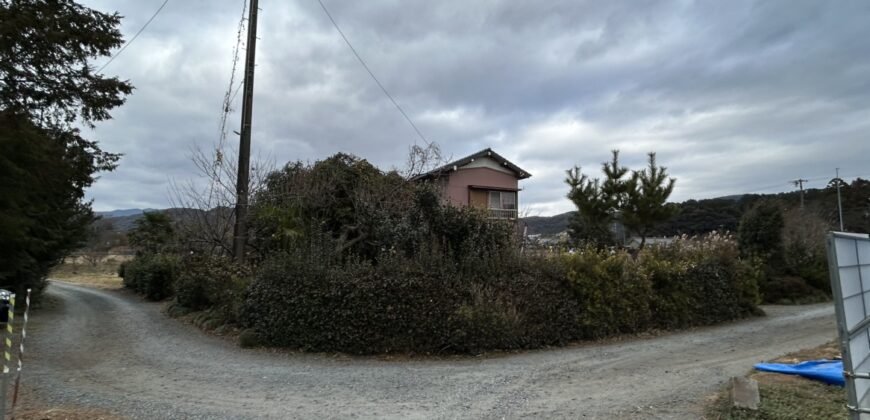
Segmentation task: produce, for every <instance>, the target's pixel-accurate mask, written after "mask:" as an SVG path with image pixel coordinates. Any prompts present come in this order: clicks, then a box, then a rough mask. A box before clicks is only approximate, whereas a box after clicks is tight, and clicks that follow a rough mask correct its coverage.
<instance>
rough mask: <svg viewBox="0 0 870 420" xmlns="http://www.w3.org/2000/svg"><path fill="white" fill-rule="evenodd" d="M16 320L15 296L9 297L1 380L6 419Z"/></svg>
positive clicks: (0, 403) (0, 409) (1, 414)
mask: <svg viewBox="0 0 870 420" xmlns="http://www.w3.org/2000/svg"><path fill="white" fill-rule="evenodd" d="M14 320H15V294H14V293H13V294H12V295H11V296H9V313H8V314H7V318H6V333H5V334H4V335H5V336H6V337H5V340H4V341H5V343H6V345H5V346H4V348H3V373H2V379H0V418H6V395H7V394H8V393H9V377H10V376H12V374H11V373H10V372H9V364H10V363H11V362H12V324H13V321H14Z"/></svg>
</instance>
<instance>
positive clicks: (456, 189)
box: [444, 167, 518, 205]
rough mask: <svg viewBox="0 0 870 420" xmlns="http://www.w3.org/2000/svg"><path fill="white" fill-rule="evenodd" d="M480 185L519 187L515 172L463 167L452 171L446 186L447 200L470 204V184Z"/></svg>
mask: <svg viewBox="0 0 870 420" xmlns="http://www.w3.org/2000/svg"><path fill="white" fill-rule="evenodd" d="M469 185H478V186H486V187H494V188H511V189H516V188H517V185H518V184H517V177H516V176H514V175H513V173H505V172H501V171H498V170H495V169H490V168H469V167H463V168H460V169H459V170H457V171H454V172H450V175H449V178H448V179H447V183H446V185H445V187H444V194H445V196H446V197H447V200H448V201H450V202H451V203H454V204H459V205H467V204H468V195H469V194H468V186H469Z"/></svg>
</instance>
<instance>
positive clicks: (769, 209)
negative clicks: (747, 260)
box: [737, 200, 785, 268]
mask: <svg viewBox="0 0 870 420" xmlns="http://www.w3.org/2000/svg"><path fill="white" fill-rule="evenodd" d="M784 226H785V221H784V218H783V211H782V207H780V205H779V204H778V203H776V202H774V201H772V200H764V201H760V202H758V203H757V204H756V205H755V206H753V207H752V208H751V209H749V211H747V212H746V214H744V215H743V217H742V218H741V219H740V226H739V227H738V228H737V243H738V245H739V246H740V252H741V253H742V254H743V255H745V256H757V257H761V258H764V259H765V260H766V261H767V262H768V263H769V264H770V265H771V266H772V267H774V268H779V267H781V266H782V259H783V235H782V230H783V227H784Z"/></svg>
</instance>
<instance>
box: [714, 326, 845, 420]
mask: <svg viewBox="0 0 870 420" xmlns="http://www.w3.org/2000/svg"><path fill="white" fill-rule="evenodd" d="M839 355H840V350H839V347H838V345H837V344H836V343H833V342H832V343H828V344H825V345H822V346H819V347H816V348H812V349H806V350H801V351H798V352H795V353H791V354H788V355H785V356H782V357H778V358H776V359H774V360H772V361H771V362H772V363H799V362H804V361H807V360H817V359H834V358H835V357H838V356H839ZM747 376H748V377H749V378H752V379H755V380H756V381H758V390H759V394H760V395H761V404H760V405H759V407H758V410H757V411H753V410H748V409H742V408H735V407H733V406H732V404H731V401H730V398H729V394H728V390H723V391H721V392H719V393H717V394H716V395H715V396H713V397H712V398H711V399H710V400H709V403H708V404H707V407H706V408H705V418H707V419H710V420H720V419H721V420H731V419H733V420H738V419H740V420H743V419H746V420H750V419H759V420H761V419H777V420H790V419H794V420H802V419H835V418H846V417H847V416H848V411H847V410H846V392H845V391H844V389H843V388H842V387H839V386H835V385H827V384H824V383H822V382H818V381H812V380H809V379H805V378H802V377H799V376H796V375H782V374H778V373H770V372H757V371H753V372H750V373H749V374H748V375H747Z"/></svg>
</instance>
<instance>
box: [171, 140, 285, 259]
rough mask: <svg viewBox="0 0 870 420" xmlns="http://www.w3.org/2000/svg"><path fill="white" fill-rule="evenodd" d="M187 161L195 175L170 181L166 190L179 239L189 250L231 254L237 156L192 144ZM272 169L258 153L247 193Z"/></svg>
mask: <svg viewBox="0 0 870 420" xmlns="http://www.w3.org/2000/svg"><path fill="white" fill-rule="evenodd" d="M190 161H191V162H192V163H193V165H194V168H196V171H197V177H196V178H195V179H191V180H187V181H183V182H174V181H173V182H172V184H171V190H170V203H171V205H172V206H173V207H174V208H173V210H172V212H173V213H176V214H174V218H175V219H176V221H177V223H178V226H177V229H178V233H179V237H180V240H181V241H182V243H183V245H184V246H185V247H186V248H189V249H190V250H197V251H200V252H204V253H208V254H212V255H225V254H226V255H228V254H230V253H232V235H233V224H234V223H235V210H234V207H235V204H236V176H237V162H238V159H237V158H236V155H235V153H234V152H232V151H229V150H227V147H221V145H220V144H218V145H216V146H215V147H214V149H213V150H212V151H208V152H207V151H205V150H203V149H202V148H201V147H199V146H194V147H193V148H192V149H191V151H190ZM273 170H274V163H273V161H272V160H271V159H269V158H263V157H261V156H258V157H257V158H256V159H254V160H253V162H252V164H251V176H250V182H249V184H248V191H249V193H250V194H251V195H254V194H256V193H257V192H258V191H260V189H261V188H262V186H263V183H264V182H265V179H266V176H267V175H268V174H269V173H270V172H272V171H273Z"/></svg>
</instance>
